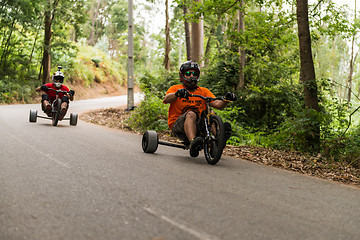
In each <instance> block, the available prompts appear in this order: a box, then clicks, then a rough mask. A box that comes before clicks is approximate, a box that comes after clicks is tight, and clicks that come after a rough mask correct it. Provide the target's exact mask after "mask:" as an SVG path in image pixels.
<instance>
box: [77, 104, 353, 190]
mask: <svg viewBox="0 0 360 240" xmlns="http://www.w3.org/2000/svg"><path fill="white" fill-rule="evenodd" d="M130 114H131V112H129V111H125V109H122V108H108V109H99V110H95V111H91V112H87V113H84V114H81V115H80V119H81V120H84V121H86V122H90V123H94V124H98V125H102V126H106V127H109V128H115V129H119V130H123V131H128V132H133V133H137V134H141V133H140V132H136V131H133V130H132V129H131V128H130V127H129V125H128V124H127V123H126V119H127V118H128V117H129V116H130ZM159 138H160V139H162V140H166V141H169V142H177V143H178V142H179V140H177V139H176V138H174V137H171V136H170V131H164V132H161V133H159ZM224 155H227V156H231V157H234V158H239V159H243V160H248V161H252V162H256V163H259V164H264V165H270V166H274V167H277V168H282V169H287V170H291V171H295V172H299V173H302V174H308V175H311V176H315V177H320V178H324V179H331V180H333V181H338V182H342V183H347V184H352V185H356V186H360V169H355V168H353V167H351V166H348V165H346V164H344V163H339V162H328V161H327V160H326V159H323V158H322V157H321V156H320V155H319V156H317V157H314V156H310V155H304V154H301V153H299V152H296V151H280V150H275V149H269V148H263V147H253V146H229V145H228V146H226V147H225V149H224Z"/></svg>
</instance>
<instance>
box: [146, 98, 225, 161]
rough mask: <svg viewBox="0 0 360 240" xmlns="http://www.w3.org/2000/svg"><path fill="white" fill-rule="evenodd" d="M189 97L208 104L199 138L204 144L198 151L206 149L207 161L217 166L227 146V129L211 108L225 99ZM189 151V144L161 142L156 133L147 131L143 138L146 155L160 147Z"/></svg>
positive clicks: (203, 115) (202, 115)
mask: <svg viewBox="0 0 360 240" xmlns="http://www.w3.org/2000/svg"><path fill="white" fill-rule="evenodd" d="M189 97H199V98H201V99H203V100H205V102H206V109H205V110H204V111H203V112H202V114H201V120H200V129H199V131H198V132H199V133H200V134H199V136H201V137H202V138H203V139H204V144H203V145H202V146H201V148H199V149H198V150H199V151H200V150H202V149H204V155H205V159H206V161H207V162H208V163H209V164H212V165H215V164H217V163H218V162H219V160H220V158H221V155H222V152H223V149H224V147H225V145H226V137H225V127H224V123H223V121H222V119H221V118H220V117H219V116H218V115H216V114H215V113H214V112H213V111H212V110H211V106H210V102H212V101H214V100H223V99H224V98H223V97H216V98H211V97H203V96H201V95H194V94H190V95H189ZM159 144H160V145H166V146H170V147H176V148H182V149H185V150H188V149H189V144H188V143H185V142H183V144H176V143H170V142H164V141H159V137H158V134H157V132H156V131H151V130H147V131H146V132H145V133H144V134H143V137H142V149H143V151H144V152H145V153H154V152H155V151H156V150H157V148H158V145H159Z"/></svg>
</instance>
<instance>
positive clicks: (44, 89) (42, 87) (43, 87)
mask: <svg viewBox="0 0 360 240" xmlns="http://www.w3.org/2000/svg"><path fill="white" fill-rule="evenodd" d="M40 89H41V90H43V91H47V90H49V88H48V87H47V86H45V85H42V86H41V87H40Z"/></svg>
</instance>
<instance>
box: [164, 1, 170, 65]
mask: <svg viewBox="0 0 360 240" xmlns="http://www.w3.org/2000/svg"><path fill="white" fill-rule="evenodd" d="M165 16H166V19H165V58H164V65H165V69H166V70H168V71H169V70H170V57H169V54H170V26H169V1H168V0H165Z"/></svg>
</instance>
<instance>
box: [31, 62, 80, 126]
mask: <svg viewBox="0 0 360 240" xmlns="http://www.w3.org/2000/svg"><path fill="white" fill-rule="evenodd" d="M60 70H61V67H58V71H57V72H55V73H54V75H53V76H52V80H53V82H52V83H46V84H44V85H42V86H41V87H37V88H36V91H37V92H40V91H44V92H45V93H44V94H43V95H42V100H41V103H42V104H41V107H42V110H43V111H44V112H45V113H46V115H48V116H49V117H51V116H52V112H51V104H52V102H53V101H54V100H55V98H56V93H55V92H54V91H51V90H49V88H51V89H54V90H61V91H66V92H69V94H66V93H59V98H60V99H61V102H62V103H61V110H60V116H59V120H62V119H63V117H64V116H65V115H66V112H67V109H68V108H69V99H70V100H71V101H73V100H74V94H75V91H74V90H69V88H68V87H67V86H65V85H63V82H64V74H63V73H62V72H61V71H60Z"/></svg>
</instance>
